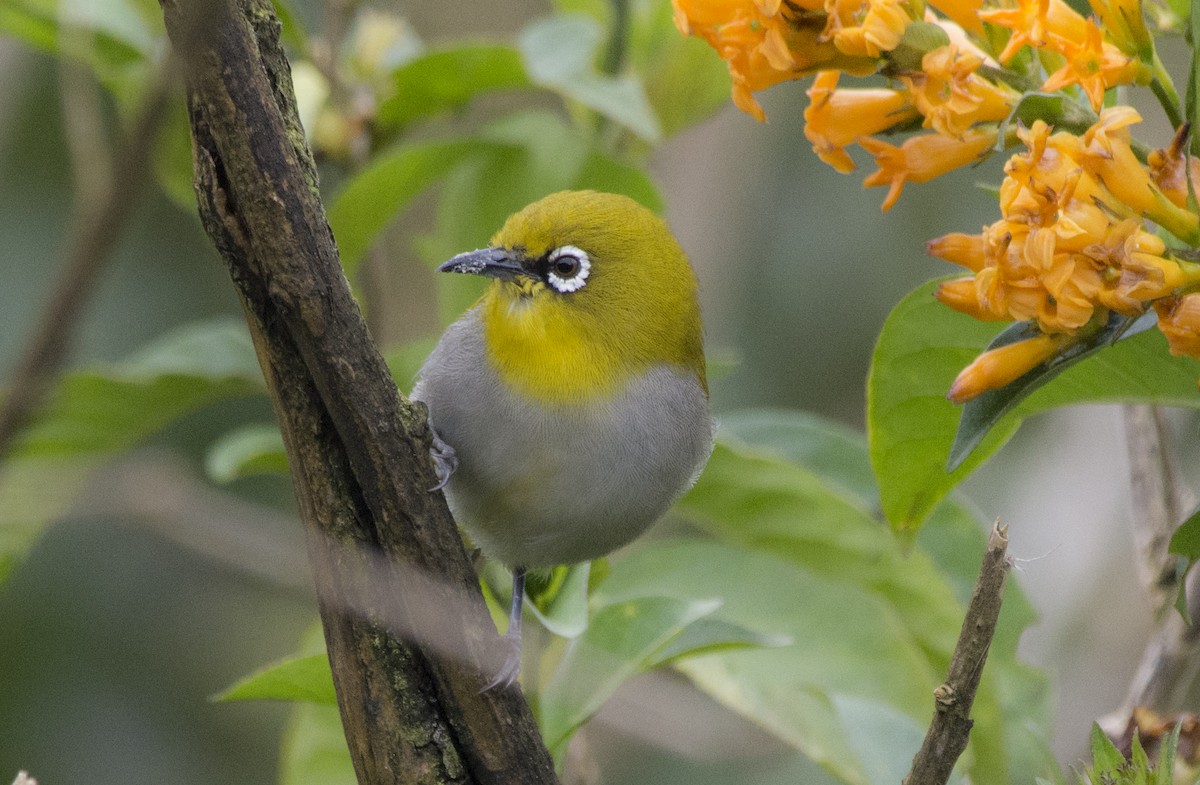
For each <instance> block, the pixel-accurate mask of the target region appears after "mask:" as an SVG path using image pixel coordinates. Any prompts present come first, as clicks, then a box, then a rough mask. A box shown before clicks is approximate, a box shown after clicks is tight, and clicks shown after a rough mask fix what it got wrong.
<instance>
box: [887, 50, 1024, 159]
mask: <svg viewBox="0 0 1200 785" xmlns="http://www.w3.org/2000/svg"><path fill="white" fill-rule="evenodd" d="M982 64H983V58H981V57H978V56H977V55H974V54H971V53H967V52H960V51H959V50H958V48H957V47H955V46H954V45H953V44H950V45H947V46H941V47H938V48H937V49H934V50H932V51H930V52H928V53H926V55H925V56H924V57H923V58H922V59H921V70H920V71H918V72H916V73H911V74H905V75H902V76H901V77H900V81H901V82H903V83H904V85H905V86H906V87H907V88H908V90H909V93H910V94H911V96H912V102H913V105H914V106H916V107H917V110H918V111H919V112H920V113H921V114H922V115H923V116H924V117H925V123H924V125H925V127H926V128H933V129H934V130H935V131H937V132H938V133H940V134H945V135H946V136H954V137H961V136H962V135H963V134H964V133H966V131H967V129H968V128H970V127H971V126H972V125H974V124H975V123H980V122H988V121H999V120H1003V119H1004V118H1006V117H1008V115H1009V113H1010V112H1011V111H1012V107H1013V106H1014V105H1015V104H1016V102H1017V98H1018V96H1017V94H1016V93H1015V92H1014V91H1012V90H1011V89H1009V88H1007V87H1002V86H1000V85H996V84H993V83H992V82H989V81H988V80H986V79H984V78H983V77H981V76H979V75H978V74H976V73H975V72H976V70H977V69H978V68H979V66H980V65H982Z"/></svg>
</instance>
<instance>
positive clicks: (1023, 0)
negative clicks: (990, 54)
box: [979, 0, 1087, 63]
mask: <svg viewBox="0 0 1200 785" xmlns="http://www.w3.org/2000/svg"><path fill="white" fill-rule="evenodd" d="M1016 2H1017V4H1016V6H1015V7H1013V8H998V9H995V10H992V11H980V12H979V18H980V19H982V20H983V21H985V22H990V23H991V24H994V25H997V26H999V27H1006V28H1008V29H1009V30H1011V31H1012V35H1011V36H1010V37H1009V39H1008V44H1007V45H1006V46H1005V47H1004V51H1003V52H1001V53H1000V62H1002V63H1004V62H1008V61H1009V60H1011V59H1012V58H1013V56H1015V55H1016V54H1017V52H1019V51H1021V48H1022V47H1024V46H1032V47H1034V48H1038V47H1043V46H1046V44H1047V43H1048V42H1049V41H1050V39H1051V37H1056V38H1059V39H1062V40H1066V41H1082V40H1084V38H1085V37H1086V36H1087V20H1086V19H1084V18H1083V17H1082V16H1080V15H1079V14H1078V13H1076V12H1075V11H1074V9H1072V8H1071V6H1069V5H1067V4H1066V3H1065V2H1063V0H1016Z"/></svg>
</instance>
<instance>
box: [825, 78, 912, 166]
mask: <svg viewBox="0 0 1200 785" xmlns="http://www.w3.org/2000/svg"><path fill="white" fill-rule="evenodd" d="M839 76H840V72H839V71H820V72H819V73H818V74H817V78H816V79H814V80H813V84H812V87H811V88H809V90H808V97H809V99H810V100H809V104H808V108H806V109H805V110H804V136H805V137H807V138H808V141H810V142H812V146H813V152H815V153H816V154H817V157H819V158H820V159H821V160H822V161H824V162H825V163H827V164H829V165H830V166H832V167H833V168H834V169H836V170H838V171H839V172H841V173H842V174H846V173H847V172H850V171H853V170H854V161H853V160H852V159H851V158H850V156H849V155H848V154H847V153H846V150H845V147H846V145H849V144H851V143H852V142H854V141H855V140H856V139H857V138H858V137H860V136H870V135H871V134H876V133H879V132H881V131H886V130H887V129H889V128H892V127H893V126H896V125H900V124H901V123H907V122H908V121H910V120H912V119H914V118H915V117H916V116H917V110H916V109H914V108H913V107H912V106H910V105H909V103H908V98H907V96H905V94H904V93H902V92H900V91H899V90H888V89H886V88H874V89H860V90H847V89H842V90H839V89H837V83H838V77H839Z"/></svg>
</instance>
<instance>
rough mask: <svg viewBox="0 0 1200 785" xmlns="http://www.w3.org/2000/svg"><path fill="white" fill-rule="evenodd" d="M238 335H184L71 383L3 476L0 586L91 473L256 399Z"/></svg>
mask: <svg viewBox="0 0 1200 785" xmlns="http://www.w3.org/2000/svg"><path fill="white" fill-rule="evenodd" d="M261 379H262V377H261V374H260V372H259V370H258V363H257V360H256V359H255V355H254V349H253V347H252V346H251V345H250V339H249V336H247V335H246V331H245V328H244V327H243V326H241V325H239V324H237V323H234V322H230V321H225V320H222V321H218V322H206V323H202V324H197V325H191V326H189V327H185V328H182V329H180V330H177V331H175V332H173V333H170V334H168V335H166V336H163V337H162V338H160V339H159V340H157V341H155V342H154V343H153V344H151V345H150V346H147V347H145V348H144V349H142V350H141V351H139V352H137V353H136V354H135V355H133V356H132V357H130V358H129V359H127V360H126V361H124V362H121V363H117V364H114V365H112V366H109V367H105V368H99V369H94V370H88V371H80V372H76V373H72V374H68V375H67V376H66V377H64V378H63V379H62V381H61V382H60V383H59V384H58V386H57V388H56V389H55V390H54V391H53V393H52V394H51V396H50V398H49V400H48V402H47V403H46V405H45V407H44V408H43V409H42V410H41V411H40V412H39V413H38V414H37V415H36V417H35V418H34V420H33V421H32V422H31V423H30V425H29V427H28V428H26V429H25V430H24V431H23V432H22V433H21V434H20V435H19V436H18V437H17V439H16V440H15V441H14V443H13V447H12V451H11V452H10V454H9V457H8V460H7V462H6V464H5V466H4V467H3V471H0V579H2V578H3V577H5V576H6V575H7V573H8V571H9V570H11V568H12V567H13V565H14V564H15V563H16V561H17V559H19V558H20V556H21V555H22V554H24V552H25V551H26V550H27V549H28V547H29V546H30V545H31V544H32V542H33V541H34V539H35V538H36V536H37V534H38V532H40V531H41V529H42V528H43V527H44V526H45V525H46V524H47V523H50V522H51V521H53V520H54V519H55V518H56V517H58V516H60V515H62V514H63V513H64V512H66V511H67V510H68V509H70V506H71V504H72V502H73V500H74V494H75V493H76V492H77V491H78V490H79V489H80V488H82V486H83V485H84V483H86V481H87V479H88V477H89V476H90V474H91V472H92V470H93V469H95V468H96V467H97V466H99V465H100V464H102V463H103V462H104V461H105V460H107V459H108V458H110V457H111V456H112V455H113V454H115V453H119V452H121V451H123V450H127V449H129V448H130V447H132V446H134V445H136V444H137V443H138V442H140V441H142V440H144V439H145V438H147V437H148V436H150V435H151V434H153V433H155V432H157V431H158V430H160V429H161V428H163V427H164V426H166V425H167V424H169V423H171V422H173V421H174V420H177V419H178V418H179V417H182V416H183V415H185V414H187V413H189V412H193V411H196V410H197V409H199V408H201V407H204V406H207V405H210V404H212V403H214V402H216V401H219V400H222V399H225V398H230V397H234V396H242V395H247V394H251V393H256V392H259V391H261V389H262V386H261V384H262V383H261Z"/></svg>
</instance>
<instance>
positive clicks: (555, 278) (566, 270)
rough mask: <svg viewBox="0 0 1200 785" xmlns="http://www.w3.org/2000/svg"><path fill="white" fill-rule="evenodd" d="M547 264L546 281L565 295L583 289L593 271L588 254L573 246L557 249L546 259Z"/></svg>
mask: <svg viewBox="0 0 1200 785" xmlns="http://www.w3.org/2000/svg"><path fill="white" fill-rule="evenodd" d="M546 262H547V271H546V280H547V281H548V282H549V283H550V285H551V286H553V287H554V288H555V290H557V291H559V292H562V293H564V294H565V293H567V292H577V291H579V290H580V289H582V288H583V286H584V284H585V283H587V277H588V273H589V272H590V271H591V269H592V263H591V260H590V259H588V255H587V252H585V251H583V250H581V249H579V248H576V247H575V246H573V245H564V246H562V247H561V248H555V249H554V250H553V251H551V252H550V255H549V256H548V257H547V258H546Z"/></svg>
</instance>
